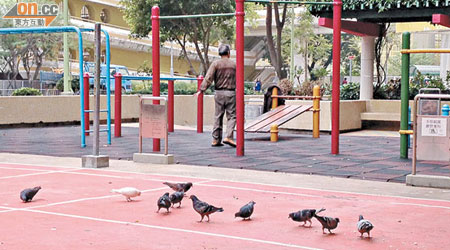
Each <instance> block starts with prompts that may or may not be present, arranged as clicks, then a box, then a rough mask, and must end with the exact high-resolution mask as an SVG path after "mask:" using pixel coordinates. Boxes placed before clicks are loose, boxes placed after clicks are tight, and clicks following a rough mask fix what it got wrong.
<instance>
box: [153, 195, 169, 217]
mask: <svg viewBox="0 0 450 250" xmlns="http://www.w3.org/2000/svg"><path fill="white" fill-rule="evenodd" d="M157 204H158V211H156V212H157V213H159V210H160V209H161V208H162V207H163V208H165V209H167V212H168V213H170V211H169V208H170V206H172V203H171V202H170V197H169V193H165V194H164V195H163V196H161V197H159V199H158V203H157Z"/></svg>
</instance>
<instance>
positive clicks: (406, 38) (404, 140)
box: [399, 32, 450, 158]
mask: <svg viewBox="0 0 450 250" xmlns="http://www.w3.org/2000/svg"><path fill="white" fill-rule="evenodd" d="M410 42H411V34H410V33H409V32H404V33H403V34H402V50H401V51H400V52H401V53H402V80H401V81H402V82H401V117H400V131H399V133H400V157H401V158H408V135H409V134H412V132H411V131H410V130H408V106H409V62H410V60H409V59H410V54H413V53H450V49H410ZM437 109H439V107H437ZM413 112H414V113H416V112H417V111H416V110H413ZM438 112H439V111H438ZM415 122H416V121H415V120H414V123H415ZM415 129H416V128H415V127H414V130H415ZM415 136H416V135H415V134H414V137H415ZM414 143H416V142H415V141H414ZM413 150H414V148H413Z"/></svg>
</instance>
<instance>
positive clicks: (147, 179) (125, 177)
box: [64, 169, 212, 182]
mask: <svg viewBox="0 0 450 250" xmlns="http://www.w3.org/2000/svg"><path fill="white" fill-rule="evenodd" d="M79 170H84V169H78V170H73V171H78V172H73V171H72V172H71V171H67V172H64V173H65V174H78V175H88V176H98V177H109V178H117V179H129V180H136V179H139V180H144V181H157V182H166V181H170V180H167V179H154V178H145V177H144V178H139V177H138V176H139V173H136V175H138V176H133V177H131V176H119V175H108V174H91V173H84V172H81V171H79ZM122 173H125V172H122ZM195 179H200V178H195ZM201 179H202V180H205V181H206V182H209V181H212V180H211V179H206V178H201ZM171 182H176V181H171Z"/></svg>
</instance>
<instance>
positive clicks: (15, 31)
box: [0, 26, 111, 148]
mask: <svg viewBox="0 0 450 250" xmlns="http://www.w3.org/2000/svg"><path fill="white" fill-rule="evenodd" d="M93 31H94V29H84V28H78V27H75V26H60V27H31V28H3V29H0V35H8V34H30V33H31V34H32V33H66V32H75V33H77V35H78V54H79V55H83V37H82V34H81V33H82V32H93ZM101 31H102V32H103V34H104V35H105V38H106V39H105V40H106V70H107V71H108V72H109V70H110V68H109V67H110V66H109V65H110V64H109V63H110V58H111V57H110V55H111V54H110V44H109V34H108V32H107V31H106V30H103V29H102V30H101ZM79 67H80V74H79V75H80V109H81V112H80V113H81V114H80V116H81V117H80V120H81V147H82V148H84V147H86V133H90V132H92V131H89V130H88V131H86V130H85V122H86V120H85V115H84V114H85V113H90V112H92V110H85V108H84V84H83V77H82V76H83V56H80V57H79ZM106 79H107V81H108V82H109V74H107V75H106ZM106 93H107V94H106V98H107V108H106V110H101V112H106V113H107V127H108V128H107V129H105V130H102V131H105V132H107V134H108V144H111V112H110V111H111V109H110V107H111V101H110V89H109V86H107V88H106ZM87 122H89V120H88V121H87Z"/></svg>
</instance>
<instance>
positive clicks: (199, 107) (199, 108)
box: [197, 76, 204, 133]
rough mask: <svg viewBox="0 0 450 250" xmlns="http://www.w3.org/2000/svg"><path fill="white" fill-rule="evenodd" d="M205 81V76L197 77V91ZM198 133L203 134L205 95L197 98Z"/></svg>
mask: <svg viewBox="0 0 450 250" xmlns="http://www.w3.org/2000/svg"><path fill="white" fill-rule="evenodd" d="M203 79H204V78H203V76H198V77H197V83H198V88H197V91H198V90H199V89H200V85H202V82H203ZM197 133H203V93H200V94H198V97H197Z"/></svg>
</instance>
